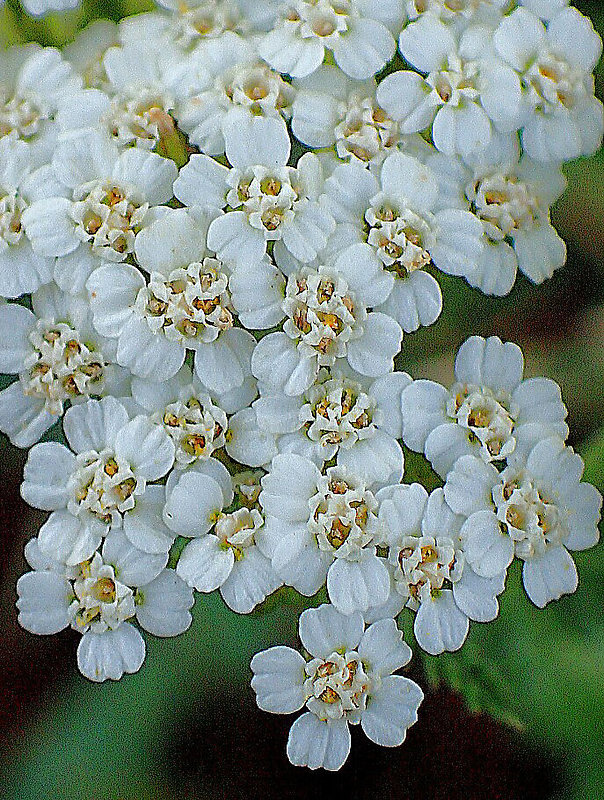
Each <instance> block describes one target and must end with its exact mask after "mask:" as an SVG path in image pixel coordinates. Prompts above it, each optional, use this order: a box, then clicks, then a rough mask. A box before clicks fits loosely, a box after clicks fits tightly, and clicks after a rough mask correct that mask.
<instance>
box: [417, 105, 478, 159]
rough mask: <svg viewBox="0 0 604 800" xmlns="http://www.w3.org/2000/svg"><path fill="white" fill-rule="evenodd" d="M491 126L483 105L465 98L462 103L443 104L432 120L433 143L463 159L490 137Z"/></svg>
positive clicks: (444, 151) (448, 153) (451, 154)
mask: <svg viewBox="0 0 604 800" xmlns="http://www.w3.org/2000/svg"><path fill="white" fill-rule="evenodd" d="M492 135H493V129H492V126H491V122H490V120H489V118H488V116H487V115H486V112H485V111H484V110H483V108H482V107H481V106H479V105H477V104H476V103H473V102H468V103H466V105H463V106H449V105H446V106H442V108H440V109H439V110H438V112H437V114H436V117H435V118H434V123H433V124H432V139H433V140H434V145H435V147H436V148H437V149H438V150H440V152H441V153H445V154H446V155H448V156H454V155H460V156H461V157H462V158H464V159H466V158H468V157H469V156H471V155H472V154H473V153H474V152H475V151H477V150H482V149H483V148H485V147H486V146H487V145H488V144H489V142H490V141H491V137H492Z"/></svg>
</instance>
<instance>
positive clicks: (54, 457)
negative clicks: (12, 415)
mask: <svg viewBox="0 0 604 800" xmlns="http://www.w3.org/2000/svg"><path fill="white" fill-rule="evenodd" d="M63 428H64V431H65V436H66V438H67V441H68V443H69V445H70V447H71V448H72V449H71V450H70V449H68V448H67V447H65V446H64V445H62V444H59V443H57V442H45V443H42V444H37V445H35V446H34V447H33V448H32V449H31V450H30V453H29V457H28V460H27V463H26V466H25V474H24V481H23V484H22V485H21V494H22V496H23V498H24V499H25V500H27V502H28V503H30V505H33V506H34V507H35V508H42V509H44V510H46V511H52V512H53V513H52V514H51V515H50V517H49V518H48V520H47V522H45V523H44V525H43V526H42V529H41V531H40V536H39V541H40V547H41V549H42V550H43V551H44V552H45V553H46V554H48V555H49V556H54V557H55V558H58V559H59V560H60V561H62V562H63V563H65V564H68V565H73V564H77V563H79V562H80V561H83V560H85V559H88V558H90V557H91V556H92V555H93V553H94V551H95V550H96V549H97V547H98V546H99V544H100V542H101V539H102V537H103V536H106V535H107V533H108V532H109V531H110V530H111V529H115V528H122V527H123V529H124V532H125V534H126V536H127V537H128V539H129V540H130V541H132V544H133V545H134V546H136V547H138V548H139V549H140V550H144V551H145V552H149V553H166V552H167V551H168V550H169V548H170V546H171V544H172V542H173V539H174V537H173V536H172V535H171V532H170V531H168V530H167V529H166V527H165V526H164V524H163V523H162V521H161V510H162V507H163V503H164V498H165V491H164V488H163V486H147V484H148V483H151V482H152V481H155V480H158V479H159V478H161V477H163V476H164V475H166V473H167V472H168V471H169V470H170V468H171V467H172V465H173V463H174V444H173V443H172V441H171V440H170V438H169V437H168V435H167V434H166V433H165V431H163V430H162V429H161V428H159V427H158V426H156V425H154V424H153V423H152V422H151V421H150V420H149V419H148V418H147V417H146V416H143V415H138V416H136V417H134V419H130V418H129V416H128V412H127V411H126V409H125V407H124V406H123V405H122V404H121V403H120V402H119V401H118V400H116V399H115V398H113V397H106V398H104V399H103V400H88V401H87V402H86V403H82V404H81V405H78V406H73V407H72V408H70V409H69V410H68V411H67V413H66V414H65V418H64V422H63ZM72 451H73V452H72Z"/></svg>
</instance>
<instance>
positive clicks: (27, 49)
mask: <svg viewBox="0 0 604 800" xmlns="http://www.w3.org/2000/svg"><path fill="white" fill-rule="evenodd" d="M0 75H2V79H1V81H0V137H3V136H8V135H10V134H12V135H13V136H14V137H17V138H19V139H25V140H26V141H28V142H30V143H31V144H32V159H33V160H32V163H33V164H34V165H35V166H41V165H42V164H45V163H47V162H48V161H49V159H50V156H51V155H52V150H53V148H54V146H55V141H56V129H55V126H54V116H55V113H56V111H57V105H58V103H59V101H60V99H61V97H62V96H63V95H65V94H69V93H71V92H74V91H75V90H76V89H78V88H79V87H80V86H81V82H82V79H81V78H80V77H79V76H78V75H76V74H75V72H74V71H73V69H72V68H71V66H70V64H69V63H68V62H66V61H64V60H63V57H62V56H61V53H59V51H58V50H56V49H55V48H54V47H44V48H42V47H39V46H38V45H35V44H28V45H17V46H15V47H11V48H10V49H8V50H5V51H4V52H3V53H2V54H0Z"/></svg>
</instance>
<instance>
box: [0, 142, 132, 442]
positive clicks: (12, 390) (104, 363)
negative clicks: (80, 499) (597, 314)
mask: <svg viewBox="0 0 604 800" xmlns="http://www.w3.org/2000/svg"><path fill="white" fill-rule="evenodd" d="M0 146H1V145H0ZM32 306H33V313H32V312H31V311H29V309H27V308H25V307H23V306H21V305H17V304H12V303H7V304H5V305H2V306H0V330H1V335H0V341H1V342H2V344H0V369H1V370H2V372H5V373H17V374H18V375H19V380H18V381H15V382H14V383H12V384H10V386H8V388H6V389H4V390H3V391H2V392H0V430H2V431H3V432H4V433H6V434H7V435H8V436H9V437H10V439H11V441H12V442H13V444H15V445H17V447H29V446H30V445H32V444H34V442H36V441H37V440H38V439H39V438H40V436H41V435H42V434H43V433H44V432H45V431H46V430H47V429H48V428H50V426H51V425H54V423H55V422H57V420H58V419H59V417H60V416H61V415H62V413H63V410H64V408H65V403H66V402H70V403H71V404H74V403H78V402H81V401H82V400H84V399H86V398H88V397H90V396H102V395H105V394H118V395H119V394H125V393H127V392H128V376H127V373H126V371H125V370H123V369H121V368H120V367H118V366H117V365H116V364H114V363H113V362H114V359H115V346H114V344H113V342H111V341H109V340H107V339H104V338H103V337H102V336H99V335H98V334H97V333H96V331H95V330H94V329H93V328H92V325H91V320H90V309H89V306H88V303H87V302H86V300H85V299H84V298H81V297H76V296H75V295H66V294H65V293H64V292H61V290H60V289H58V288H57V287H56V286H55V285H54V284H53V285H49V286H45V287H43V288H42V289H40V290H38V291H37V292H35V293H34V294H33V295H32Z"/></svg>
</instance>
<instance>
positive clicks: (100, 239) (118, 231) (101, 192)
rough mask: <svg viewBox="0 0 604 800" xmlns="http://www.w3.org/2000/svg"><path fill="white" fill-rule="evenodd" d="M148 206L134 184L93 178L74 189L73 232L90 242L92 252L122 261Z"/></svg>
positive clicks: (82, 239) (132, 250)
mask: <svg viewBox="0 0 604 800" xmlns="http://www.w3.org/2000/svg"><path fill="white" fill-rule="evenodd" d="M148 210H149V203H147V202H145V200H144V198H143V197H142V195H141V193H140V192H139V191H138V190H137V189H135V188H134V187H132V186H118V185H117V184H116V183H114V182H113V181H93V182H91V183H87V184H84V185H83V186H81V187H79V189H78V190H76V192H74V202H73V204H72V206H71V209H70V215H71V218H72V219H73V220H74V222H76V235H77V236H78V237H79V238H80V239H81V241H82V242H90V244H91V245H92V250H93V252H94V253H95V254H96V255H99V256H101V257H102V258H105V259H107V260H109V261H123V260H124V259H125V258H127V257H128V256H129V255H130V254H131V253H133V252H134V239H135V236H136V234H137V233H138V231H139V230H140V229H141V227H142V225H143V220H144V218H145V215H146V214H147V211H148Z"/></svg>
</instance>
